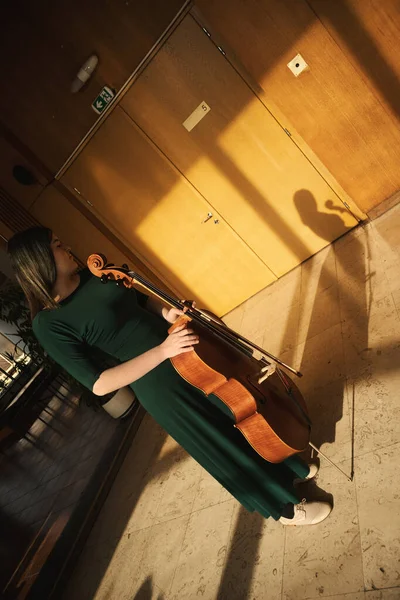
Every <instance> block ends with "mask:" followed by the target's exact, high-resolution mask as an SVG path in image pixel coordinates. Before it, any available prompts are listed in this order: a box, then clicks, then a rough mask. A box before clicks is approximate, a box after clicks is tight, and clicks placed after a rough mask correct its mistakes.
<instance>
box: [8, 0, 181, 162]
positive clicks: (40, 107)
mask: <svg viewBox="0 0 400 600" xmlns="http://www.w3.org/2000/svg"><path fill="white" fill-rule="evenodd" d="M183 4H184V0H169V1H168V2H164V1H163V0H148V1H147V2H126V1H125V0H115V1H113V2H109V1H108V0H85V1H84V2H80V1H78V0H58V1H57V2H55V3H54V2H51V1H50V0H39V1H38V2H31V0H15V1H13V2H7V3H5V4H4V6H3V7H2V21H1V29H0V31H1V35H0V69H1V74H2V82H3V87H2V93H1V95H0V111H1V112H0V114H1V116H2V119H3V120H4V122H5V123H6V124H7V126H8V127H9V128H10V129H11V130H12V132H13V133H14V134H15V135H16V136H17V137H19V138H20V139H21V140H22V141H23V142H24V143H25V144H26V145H27V146H28V147H29V148H30V149H31V150H32V151H33V152H34V153H35V154H36V155H37V157H38V158H39V159H40V160H41V161H42V162H43V163H44V164H45V165H46V166H47V167H48V169H50V170H51V171H52V172H53V173H55V172H56V171H57V170H58V169H59V168H60V167H61V166H62V164H63V162H64V161H65V160H66V159H67V158H68V156H69V155H70V153H71V152H72V151H73V150H74V148H75V147H76V146H77V144H78V143H79V142H80V140H81V139H82V138H83V136H84V135H85V134H86V132H87V131H88V130H89V128H90V127H91V126H92V125H93V124H94V123H95V121H96V119H97V115H96V113H95V112H94V111H93V110H92V108H91V103H92V101H93V100H94V99H95V98H96V96H97V94H98V93H99V91H100V90H101V88H102V87H103V85H105V84H107V85H109V86H111V87H114V88H115V89H117V90H118V89H119V88H120V87H121V86H122V84H123V83H124V82H125V80H126V79H127V78H128V77H129V75H130V74H131V72H132V71H133V70H134V69H135V68H136V67H137V65H138V64H139V63H140V61H141V60H142V59H143V57H144V56H145V55H146V54H147V52H148V51H149V50H150V49H151V48H152V46H153V45H154V43H155V42H156V40H157V39H158V38H159V36H160V35H161V34H162V33H163V31H164V30H165V29H166V28H167V26H168V25H169V24H170V22H171V21H172V20H173V18H174V17H175V15H176V14H177V13H178V12H179V9H180V8H181V7H182V5H183ZM93 53H96V54H97V55H98V56H99V59H100V62H99V66H98V69H97V71H96V73H95V74H94V76H93V77H92V80H91V81H90V82H89V83H88V84H87V85H86V87H85V88H84V89H83V90H81V91H80V92H79V93H77V94H72V93H71V92H70V88H71V83H72V81H73V79H74V77H75V75H76V73H77V72H78V70H79V68H80V67H81V65H82V64H83V63H84V62H85V60H86V59H87V58H88V57H89V56H90V55H91V54H93Z"/></svg>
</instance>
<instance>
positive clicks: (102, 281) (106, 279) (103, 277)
mask: <svg viewBox="0 0 400 600" xmlns="http://www.w3.org/2000/svg"><path fill="white" fill-rule="evenodd" d="M100 281H101V283H108V275H106V274H105V273H104V275H102V276H101V277H100Z"/></svg>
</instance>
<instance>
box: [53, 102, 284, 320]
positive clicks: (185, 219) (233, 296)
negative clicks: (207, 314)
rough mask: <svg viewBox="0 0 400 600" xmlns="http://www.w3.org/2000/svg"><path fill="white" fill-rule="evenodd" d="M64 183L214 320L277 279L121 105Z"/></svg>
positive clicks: (70, 169) (72, 167) (155, 269)
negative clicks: (210, 312) (209, 313)
mask: <svg viewBox="0 0 400 600" xmlns="http://www.w3.org/2000/svg"><path fill="white" fill-rule="evenodd" d="M62 181H63V183H64V184H65V185H67V186H68V187H69V188H70V189H71V190H74V189H75V190H79V192H80V198H81V199H82V201H89V202H90V205H91V207H92V210H93V211H95V213H96V214H97V216H98V217H99V218H100V219H101V220H102V221H103V222H105V223H106V224H107V225H108V226H109V227H110V229H111V230H112V231H113V232H115V233H116V234H117V235H118V237H119V238H120V239H121V240H122V241H123V242H124V243H125V244H126V245H127V246H128V247H130V248H132V250H133V251H134V252H135V253H136V254H138V255H139V256H140V257H142V258H143V260H144V261H145V262H146V263H147V264H148V265H150V266H151V267H152V268H153V269H154V271H155V272H156V273H158V274H159V275H160V277H161V278H163V279H164V280H165V281H166V282H167V283H168V284H169V285H170V287H171V288H173V289H175V290H176V291H177V292H178V293H179V294H180V295H181V296H182V297H187V298H195V299H196V300H198V302H199V304H200V305H201V306H205V307H208V308H210V309H211V310H213V311H214V312H216V313H217V314H218V315H223V314H225V313H227V312H228V311H230V310H231V309H232V308H234V307H236V306H238V305H239V304H240V303H241V302H243V301H244V300H246V299H247V298H249V297H250V296H252V295H254V294H255V293H256V292H258V291H259V290H261V289H263V288H264V287H266V286H267V285H268V284H269V283H271V282H272V281H273V280H274V279H275V277H274V275H273V274H272V273H271V271H270V270H269V269H268V267H267V266H266V265H265V264H264V263H263V262H262V261H261V260H260V259H259V258H258V257H257V256H256V255H255V254H254V252H253V251H252V250H251V249H250V248H249V247H248V246H247V245H246V244H245V243H244V242H243V241H242V240H241V238H240V237H239V236H238V235H237V234H236V233H235V232H234V231H233V230H232V228H231V227H230V226H229V225H228V224H227V223H226V222H225V221H224V219H223V218H222V217H221V215H220V214H218V212H217V211H215V209H214V208H212V207H211V206H210V205H209V203H208V202H207V201H206V200H204V198H202V197H201V195H200V194H199V193H198V192H197V191H196V190H195V189H194V188H193V187H192V186H191V185H190V183H188V182H187V180H186V179H185V178H183V177H182V176H181V175H180V173H179V172H178V171H177V170H176V169H175V168H174V167H173V165H171V163H170V162H169V161H168V160H167V159H166V158H165V156H164V155H163V154H162V153H161V152H159V151H158V149H157V148H156V147H155V146H154V144H153V143H152V142H151V141H150V140H149V139H148V137H147V136H146V135H144V134H143V132H141V130H140V129H139V128H138V127H137V126H136V125H135V124H134V123H133V122H132V120H131V119H130V118H129V117H128V116H127V115H126V113H124V111H122V110H121V109H120V108H116V109H115V110H114V112H113V113H112V114H111V115H110V117H109V118H108V119H107V120H106V121H105V123H104V124H103V125H102V127H101V128H100V129H99V131H98V132H97V133H96V135H95V136H94V137H93V139H92V140H91V141H90V142H89V144H88V145H87V146H86V147H85V149H84V150H83V152H82V153H81V154H80V156H79V157H78V159H77V160H76V161H75V162H74V164H73V165H72V166H71V167H70V168H69V169H68V171H67V172H66V174H65V175H64V177H63V178H62ZM209 213H212V216H211V217H210V216H209ZM109 260H113V257H112V256H110V257H109Z"/></svg>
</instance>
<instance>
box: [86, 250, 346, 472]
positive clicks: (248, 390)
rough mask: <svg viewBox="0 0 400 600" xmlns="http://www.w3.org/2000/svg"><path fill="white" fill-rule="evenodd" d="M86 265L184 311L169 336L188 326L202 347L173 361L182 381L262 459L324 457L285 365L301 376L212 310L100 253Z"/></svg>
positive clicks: (103, 276) (103, 277)
mask: <svg viewBox="0 0 400 600" xmlns="http://www.w3.org/2000/svg"><path fill="white" fill-rule="evenodd" d="M87 266H88V268H89V270H90V272H91V273H92V274H93V275H94V276H96V277H99V278H100V279H101V281H102V282H103V283H108V282H111V281H114V282H115V283H116V284H117V285H120V286H124V287H126V288H132V287H138V288H139V289H140V290H142V289H144V290H145V291H146V292H148V293H150V294H151V295H152V296H155V297H156V298H158V299H159V300H161V301H162V302H163V303H164V304H167V305H169V306H171V307H173V308H177V309H180V310H184V311H185V313H184V314H183V315H181V316H180V317H179V318H178V319H177V320H176V321H175V323H173V325H172V326H171V327H170V328H169V329H168V333H172V331H174V329H175V328H176V327H179V326H181V325H184V326H187V325H188V324H189V323H190V327H191V329H193V330H194V331H195V333H196V334H197V335H198V336H199V343H198V344H196V349H195V350H192V351H191V352H186V353H183V354H179V355H178V356H175V357H172V358H170V359H169V360H170V361H171V363H172V365H173V367H174V368H175V370H176V371H177V372H178V373H179V375H180V376H181V377H182V378H183V379H185V380H186V381H187V382H189V383H190V384H191V385H193V386H195V387H196V388H198V389H200V390H202V391H203V393H204V394H205V395H206V396H208V395H209V394H214V395H215V396H217V397H218V398H219V399H220V400H221V401H222V402H223V403H224V404H225V405H226V406H227V407H228V408H229V410H230V412H231V415H232V421H233V426H234V427H236V428H237V429H238V431H240V433H241V434H242V435H243V436H244V437H245V439H246V440H247V442H248V443H249V444H250V445H251V446H252V448H253V449H254V450H255V451H256V452H257V453H258V454H259V455H260V456H261V457H262V458H264V459H265V460H267V461H268V462H271V463H280V462H282V461H284V460H285V459H286V458H288V457H289V456H292V455H294V454H298V453H300V452H303V451H304V450H305V449H306V448H307V446H308V445H310V446H311V447H312V448H313V449H314V450H316V451H317V452H318V453H320V454H321V456H324V455H323V454H322V453H321V452H320V450H319V449H318V448H316V447H315V446H314V445H313V444H312V443H311V442H310V433H311V421H310V418H309V415H308V410H307V406H306V403H305V401H304V398H303V396H302V394H301V392H300V390H299V389H298V388H297V386H296V385H295V384H294V382H293V381H292V380H291V379H290V377H289V376H288V375H287V374H286V373H285V372H284V371H283V370H282V368H281V367H283V368H284V369H285V370H287V371H290V372H291V373H293V374H295V375H296V376H298V377H301V376H302V375H301V373H299V372H298V371H296V370H295V369H293V368H292V367H290V366H289V365H286V364H285V363H283V362H282V361H281V360H280V359H279V358H277V357H275V356H273V355H272V354H270V353H269V352H267V351H266V350H264V349H263V348H261V347H260V346H258V345H256V344H254V343H253V342H251V341H250V340H248V339H246V338H245V337H243V336H242V335H240V334H239V333H237V332H236V331H234V330H233V329H230V328H229V327H228V326H227V325H225V323H224V322H223V321H222V320H221V319H219V317H217V316H216V315H214V314H213V313H212V312H210V311H208V310H201V309H198V308H194V307H193V306H192V302H190V301H187V300H186V301H183V300H182V301H180V300H176V299H175V298H173V297H171V296H169V295H168V294H166V293H165V292H164V291H162V290H160V289H159V288H157V287H156V286H155V285H153V284H152V283H151V282H150V281H148V280H146V279H145V278H144V277H142V276H141V275H140V274H139V273H136V272H134V271H131V270H130V269H129V268H128V266H127V265H122V267H118V266H116V265H114V264H111V263H107V259H106V257H105V256H103V255H101V254H91V255H90V256H89V258H88V260H87ZM324 458H326V459H327V460H328V461H329V462H330V463H331V464H332V465H333V466H335V467H336V468H338V469H339V467H337V465H334V463H332V461H330V459H328V458H327V457H325V456H324ZM339 470H340V471H341V469H339ZM341 472H342V473H344V472H343V471H341ZM344 475H346V474H345V473H344ZM346 477H347V478H348V479H349V476H348V475H346Z"/></svg>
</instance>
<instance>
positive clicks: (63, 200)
mask: <svg viewBox="0 0 400 600" xmlns="http://www.w3.org/2000/svg"><path fill="white" fill-rule="evenodd" d="M65 194H66V195H64V193H62V191H61V186H60V184H57V183H56V184H52V185H50V186H48V187H47V188H46V189H45V190H44V191H43V193H42V194H41V195H40V196H39V198H38V199H37V200H36V202H35V203H34V205H33V206H32V208H31V209H30V211H29V212H30V214H31V215H32V216H33V217H34V218H35V219H37V220H38V221H39V222H40V223H41V224H42V225H45V226H46V227H50V229H52V230H54V231H55V232H56V233H57V235H58V236H60V238H61V239H62V240H63V241H65V242H66V243H68V244H69V245H70V246H71V248H72V250H73V252H74V254H75V255H76V256H77V257H78V258H79V259H80V260H81V261H82V263H84V264H85V263H86V260H87V258H88V256H89V255H90V254H93V253H98V252H100V253H101V254H104V255H105V256H106V257H107V259H108V260H109V261H110V262H113V263H115V264H117V265H122V264H124V263H127V264H128V265H129V267H130V268H132V269H134V270H136V271H138V273H140V274H141V275H143V276H144V277H146V278H147V279H150V280H151V281H152V282H153V283H154V284H155V285H157V286H158V287H160V288H162V289H163V290H164V291H166V292H168V293H169V291H170V290H169V288H168V286H166V285H165V283H163V282H161V281H160V280H159V279H158V278H157V277H156V276H155V275H153V273H152V272H151V271H150V270H149V269H148V268H147V266H146V265H144V264H143V263H142V261H141V260H140V259H138V258H136V257H135V256H134V255H133V253H132V251H130V250H129V249H126V251H124V248H123V244H121V242H120V241H119V240H117V239H113V235H112V234H110V233H109V232H108V231H107V230H106V229H105V227H104V226H102V224H100V223H98V222H96V220H95V219H94V218H93V216H92V215H90V214H87V216H85V214H84V212H85V211H84V208H83V207H82V206H81V205H80V203H79V202H78V201H76V200H75V203H73V198H71V199H70V194H69V193H68V191H65ZM70 200H72V201H70Z"/></svg>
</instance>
